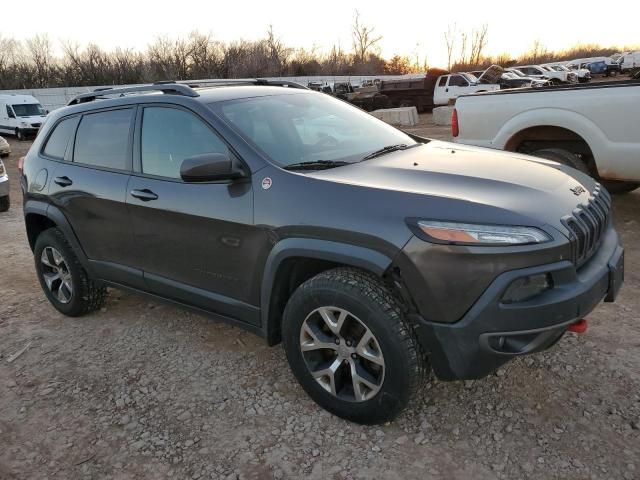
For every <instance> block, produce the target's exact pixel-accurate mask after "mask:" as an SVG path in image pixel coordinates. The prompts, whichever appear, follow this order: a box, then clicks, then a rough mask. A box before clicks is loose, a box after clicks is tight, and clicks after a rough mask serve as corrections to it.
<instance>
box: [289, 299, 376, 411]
mask: <svg viewBox="0 0 640 480" xmlns="http://www.w3.org/2000/svg"><path fill="white" fill-rule="evenodd" d="M300 350H301V351H302V356H303V357H304V360H305V364H306V366H307V368H308V369H309V372H310V373H311V375H312V376H313V378H314V379H315V380H316V381H317V382H318V384H319V385H320V386H321V387H322V388H323V389H324V390H326V391H327V392H329V393H330V394H332V395H334V396H335V397H338V398H339V399H341V400H346V401H351V402H363V401H366V400H370V399H371V398H373V397H374V396H375V395H376V394H377V393H378V392H379V391H380V388H381V387H382V384H383V382H384V374H385V361H384V356H383V355H382V350H381V348H380V344H379V342H378V340H377V339H376V337H375V336H374V335H373V333H372V332H371V330H370V329H369V328H368V327H367V326H366V325H365V324H364V323H363V322H362V321H361V320H360V319H359V318H358V317H356V316H355V315H353V314H352V313H350V312H348V311H347V310H345V309H342V308H338V307H329V306H327V307H320V308H317V309H315V310H314V311H313V312H311V313H310V314H309V315H308V316H307V318H306V319H305V320H304V322H303V323H302V327H301V329H300Z"/></svg>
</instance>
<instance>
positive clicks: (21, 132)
mask: <svg viewBox="0 0 640 480" xmlns="http://www.w3.org/2000/svg"><path fill="white" fill-rule="evenodd" d="M46 116H47V111H46V110H45V109H44V108H42V105H40V102H38V100H37V99H36V98H35V97H32V96H31V95H14V94H9V95H0V133H8V134H9V135H15V136H16V137H17V138H18V140H24V139H25V138H26V137H27V136H35V134H36V133H38V130H39V129H40V126H41V125H42V123H43V122H44V120H45V118H46Z"/></svg>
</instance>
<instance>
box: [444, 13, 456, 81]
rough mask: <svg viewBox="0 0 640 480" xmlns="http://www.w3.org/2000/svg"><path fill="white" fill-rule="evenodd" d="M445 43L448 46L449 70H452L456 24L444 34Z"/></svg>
mask: <svg viewBox="0 0 640 480" xmlns="http://www.w3.org/2000/svg"><path fill="white" fill-rule="evenodd" d="M444 41H445V43H446V45H447V70H451V62H452V60H453V49H454V47H455V43H456V24H455V23H454V24H453V25H449V26H448V27H447V31H446V32H444Z"/></svg>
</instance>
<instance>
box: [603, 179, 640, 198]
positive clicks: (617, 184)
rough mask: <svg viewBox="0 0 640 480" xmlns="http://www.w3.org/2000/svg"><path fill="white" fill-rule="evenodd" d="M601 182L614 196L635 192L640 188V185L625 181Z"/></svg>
mask: <svg viewBox="0 0 640 480" xmlns="http://www.w3.org/2000/svg"><path fill="white" fill-rule="evenodd" d="M600 182H601V183H602V184H603V185H604V187H605V188H606V189H607V190H608V191H609V193H612V194H614V195H621V194H624V193H629V192H633V191H634V190H635V189H636V188H638V187H640V183H637V182H625V181H623V180H601V181H600Z"/></svg>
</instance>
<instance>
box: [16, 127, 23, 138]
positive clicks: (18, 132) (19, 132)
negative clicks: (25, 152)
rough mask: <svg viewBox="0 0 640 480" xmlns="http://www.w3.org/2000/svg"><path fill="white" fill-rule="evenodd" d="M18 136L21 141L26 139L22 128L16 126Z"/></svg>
mask: <svg viewBox="0 0 640 480" xmlns="http://www.w3.org/2000/svg"><path fill="white" fill-rule="evenodd" d="M16 138H17V139H18V140H20V141H23V140H24V139H25V136H24V133H22V130H20V129H19V128H16Z"/></svg>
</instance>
